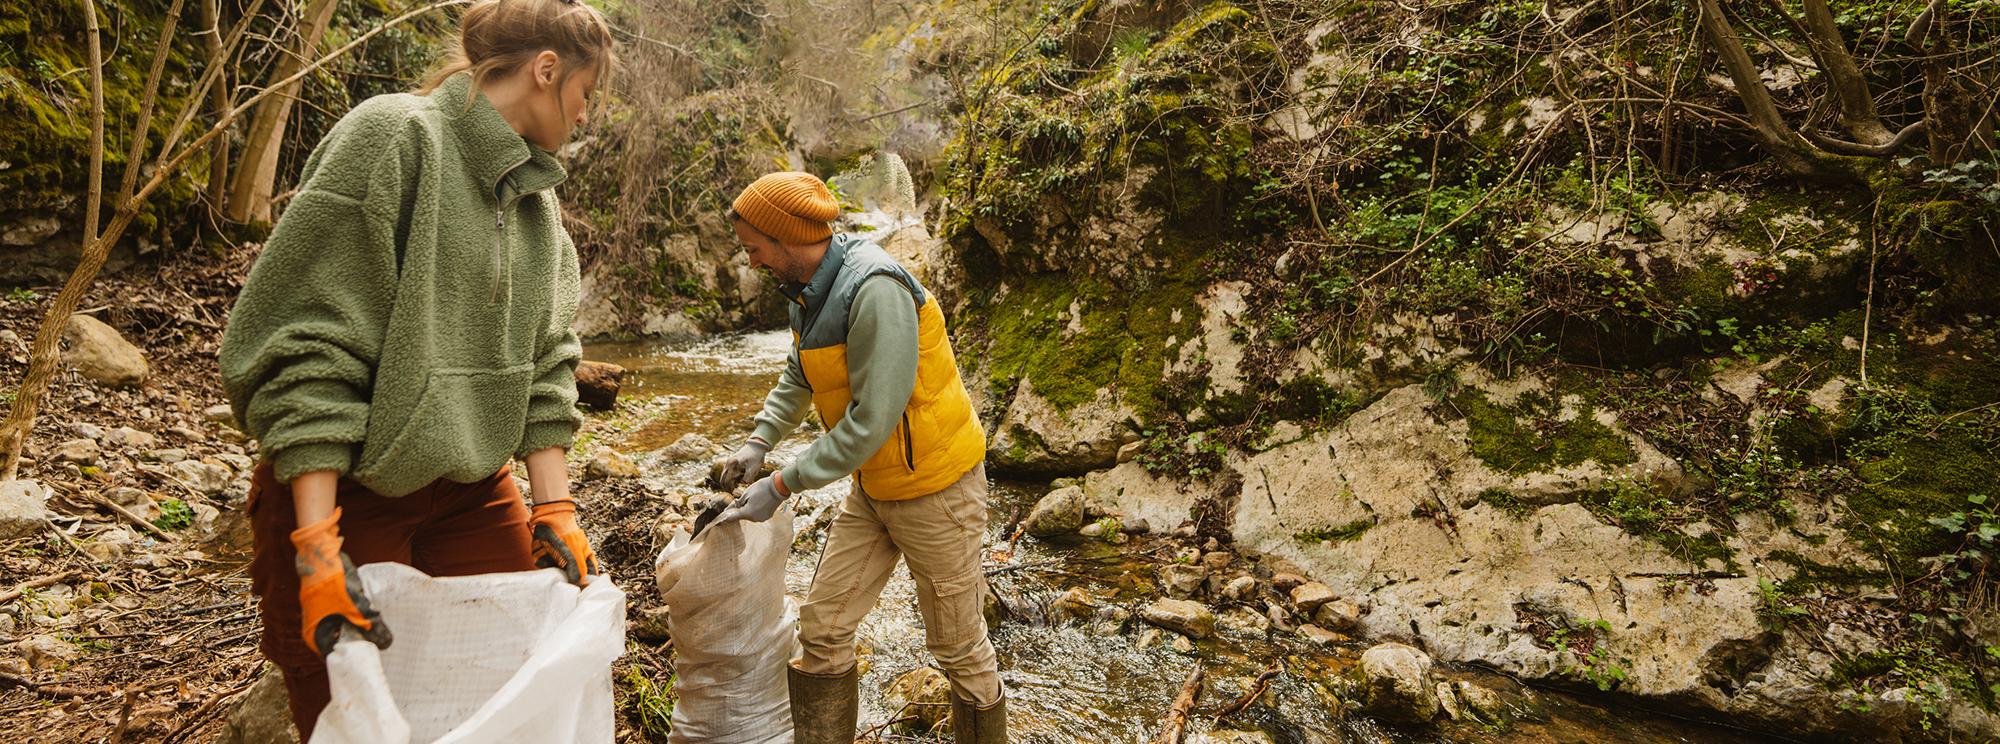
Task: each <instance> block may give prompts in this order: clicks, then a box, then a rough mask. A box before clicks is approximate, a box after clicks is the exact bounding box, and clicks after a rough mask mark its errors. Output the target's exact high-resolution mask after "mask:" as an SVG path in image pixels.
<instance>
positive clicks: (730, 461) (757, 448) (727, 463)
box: [708, 438, 771, 491]
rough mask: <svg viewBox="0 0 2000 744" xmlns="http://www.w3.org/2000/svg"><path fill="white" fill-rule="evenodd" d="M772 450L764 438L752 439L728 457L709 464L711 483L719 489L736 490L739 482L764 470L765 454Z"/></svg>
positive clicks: (755, 477) (751, 479)
mask: <svg viewBox="0 0 2000 744" xmlns="http://www.w3.org/2000/svg"><path fill="white" fill-rule="evenodd" d="M770 451H771V445H768V444H765V443H764V440H762V439H755V438H753V439H751V440H750V441H747V442H744V443H743V446H741V447H738V448H736V451H735V452H733V453H731V454H730V455H729V456H728V457H724V458H722V459H719V460H716V461H715V462H712V463H709V465H708V480H709V485H710V486H713V487H714V488H715V490H717V491H734V490H736V486H737V484H739V483H748V482H750V481H754V480H756V479H757V474H758V473H759V472H762V471H763V470H764V455H765V454H767V453H769V452H770Z"/></svg>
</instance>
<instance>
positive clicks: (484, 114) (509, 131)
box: [431, 74, 567, 206]
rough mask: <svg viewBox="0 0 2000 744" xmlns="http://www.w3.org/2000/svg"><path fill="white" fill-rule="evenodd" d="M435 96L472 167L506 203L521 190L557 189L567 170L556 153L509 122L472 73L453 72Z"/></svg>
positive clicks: (525, 192)
mask: <svg viewBox="0 0 2000 744" xmlns="http://www.w3.org/2000/svg"><path fill="white" fill-rule="evenodd" d="M431 97H432V98H433V99H435V100H436V101H437V105H438V109H439V110H440V111H442V112H443V113H444V116H445V118H446V119H448V120H450V121H451V122H452V132H453V134H454V135H455V136H457V138H458V143H459V147H460V148H461V151H462V152H463V153H464V155H465V163H466V167H467V168H469V169H471V171H472V175H473V177H475V178H477V179H479V184H480V185H481V186H484V187H485V188H486V193H488V194H492V195H493V198H494V199H495V200H497V201H499V202H500V204H501V206H505V205H506V203H507V202H509V201H512V200H513V199H514V198H515V197H517V196H519V195H521V194H532V193H535V192H537V191H543V190H546V189H550V188H554V187H555V185H556V184H559V183H562V180H563V178H564V177H565V176H566V175H567V174H566V173H565V172H564V171H563V167H562V163H560V162H557V160H556V157H555V156H554V155H551V154H549V153H548V152H547V151H545V150H543V149H542V148H539V147H535V146H533V145H530V144H528V141H527V140H526V139H523V138H522V137H521V135H520V133H519V132H515V131H514V128H513V127H511V126H508V124H507V120H506V119H504V118H502V117H501V116H500V111H499V110H498V109H495V108H493V104H492V103H491V102H489V101H487V100H486V96H484V95H482V94H480V93H479V91H478V89H477V88H475V87H474V86H473V84H472V76H471V75H469V74H459V75H453V76H451V77H450V78H449V79H447V80H445V82H444V84H443V85H440V86H438V88H437V90H436V91H433V92H432V93H431ZM503 180H504V181H505V183H503ZM503 187H504V188H503Z"/></svg>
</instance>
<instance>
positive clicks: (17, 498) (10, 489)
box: [0, 478, 49, 540]
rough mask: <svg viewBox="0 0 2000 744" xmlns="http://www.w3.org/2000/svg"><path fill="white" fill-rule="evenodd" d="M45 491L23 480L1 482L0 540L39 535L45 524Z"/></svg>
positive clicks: (40, 486)
mask: <svg viewBox="0 0 2000 744" xmlns="http://www.w3.org/2000/svg"><path fill="white" fill-rule="evenodd" d="M47 501H48V492H47V491H45V490H43V489H42V484H40V483H37V482H35V481H32V480H27V479H25V478H23V479H19V480H10V481H7V482H4V483H0V540H12V539H14V538H17V537H25V536H27V535H32V534H35V533H36V532H39V531H40V530H41V529H42V527H43V526H44V525H46V524H47V523H48V519H49V510H48V506H47V505H46V504H47Z"/></svg>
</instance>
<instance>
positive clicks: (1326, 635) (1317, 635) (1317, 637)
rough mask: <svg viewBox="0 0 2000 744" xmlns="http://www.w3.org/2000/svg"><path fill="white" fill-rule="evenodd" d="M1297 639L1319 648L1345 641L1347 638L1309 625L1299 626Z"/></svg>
mask: <svg viewBox="0 0 2000 744" xmlns="http://www.w3.org/2000/svg"><path fill="white" fill-rule="evenodd" d="M1299 637H1300V638H1304V639H1306V641H1308V642H1310V643H1316V644H1319V645H1321V646H1331V645H1334V644H1336V643H1340V642H1342V641H1345V640H1347V636H1344V635H1341V634H1339V633H1335V632H1333V631H1331V630H1327V629H1325V628H1322V627H1320V626H1317V625H1313V624H1310V623H1308V624H1305V625H1301V626H1299Z"/></svg>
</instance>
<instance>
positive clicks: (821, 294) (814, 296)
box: [778, 234, 854, 314]
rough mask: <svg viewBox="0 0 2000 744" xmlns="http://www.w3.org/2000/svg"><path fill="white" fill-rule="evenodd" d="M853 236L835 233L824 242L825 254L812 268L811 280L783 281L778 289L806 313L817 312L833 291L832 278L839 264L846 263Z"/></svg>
mask: <svg viewBox="0 0 2000 744" xmlns="http://www.w3.org/2000/svg"><path fill="white" fill-rule="evenodd" d="M853 240H854V239H853V238H851V237H848V236H847V235H842V234H836V235H834V236H833V239H832V240H830V241H828V242H827V244H826V255H825V256H821V257H820V259H819V268H817V269H814V270H813V275H812V280H811V281H808V282H806V283H804V284H800V283H798V282H785V283H783V284H780V285H778V291H780V292H783V293H784V294H785V296H786V297H789V298H791V300H792V301H793V302H796V303H798V304H799V305H801V306H803V307H804V308H805V309H806V312H807V314H814V313H817V312H819V308H820V306H821V305H824V304H826V295H827V293H829V292H832V291H833V280H834V278H835V277H837V276H840V267H841V265H843V264H845V263H847V248H848V244H849V243H851V242H853Z"/></svg>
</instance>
